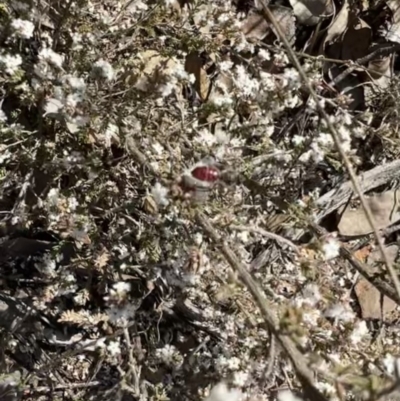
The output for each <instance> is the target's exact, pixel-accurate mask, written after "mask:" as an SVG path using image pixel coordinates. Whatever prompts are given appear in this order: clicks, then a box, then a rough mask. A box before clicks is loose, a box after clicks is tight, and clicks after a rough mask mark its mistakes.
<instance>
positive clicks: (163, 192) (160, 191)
mask: <svg viewBox="0 0 400 401" xmlns="http://www.w3.org/2000/svg"><path fill="white" fill-rule="evenodd" d="M151 195H152V196H153V198H154V200H155V201H156V203H157V204H158V205H160V206H167V205H168V204H169V200H168V198H167V195H168V188H165V187H163V186H162V185H161V184H160V183H159V182H157V183H156V184H155V185H154V187H153V188H152V189H151Z"/></svg>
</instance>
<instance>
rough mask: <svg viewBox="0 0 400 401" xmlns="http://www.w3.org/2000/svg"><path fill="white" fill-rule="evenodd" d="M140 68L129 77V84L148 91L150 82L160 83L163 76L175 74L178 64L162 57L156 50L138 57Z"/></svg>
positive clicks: (145, 52)
mask: <svg viewBox="0 0 400 401" xmlns="http://www.w3.org/2000/svg"><path fill="white" fill-rule="evenodd" d="M137 64H138V68H136V69H134V70H133V73H132V74H131V75H130V76H129V79H128V81H129V83H130V84H133V85H134V87H135V88H136V89H139V90H141V91H146V90H148V85H149V83H150V82H154V81H155V82H158V80H159V79H160V77H161V75H169V74H171V73H172V72H173V70H174V68H175V66H176V62H175V61H174V60H173V59H170V58H168V57H164V56H162V55H160V53H158V52H157V51H155V50H146V51H144V52H142V53H140V54H139V55H138V61H137Z"/></svg>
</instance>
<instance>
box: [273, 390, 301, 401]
mask: <svg viewBox="0 0 400 401" xmlns="http://www.w3.org/2000/svg"><path fill="white" fill-rule="evenodd" d="M277 400H278V401H302V399H301V398H299V397H297V396H296V395H294V394H293V393H292V392H291V391H290V390H283V391H280V392H279V393H278V397H277Z"/></svg>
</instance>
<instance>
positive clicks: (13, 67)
mask: <svg viewBox="0 0 400 401" xmlns="http://www.w3.org/2000/svg"><path fill="white" fill-rule="evenodd" d="M21 64H22V58H21V56H20V55H19V54H17V55H15V56H12V55H11V54H3V55H0V66H1V68H2V69H4V71H5V72H6V73H7V74H9V75H14V74H15V72H16V71H17V70H18V67H19V66H20V65H21Z"/></svg>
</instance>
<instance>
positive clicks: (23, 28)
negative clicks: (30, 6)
mask: <svg viewBox="0 0 400 401" xmlns="http://www.w3.org/2000/svg"><path fill="white" fill-rule="evenodd" d="M11 28H12V29H13V30H14V34H15V36H17V37H19V38H22V39H29V38H31V37H32V36H33V31H34V30H35V25H33V24H32V22H31V21H28V20H24V19H20V18H16V19H14V20H13V21H12V22H11Z"/></svg>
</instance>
